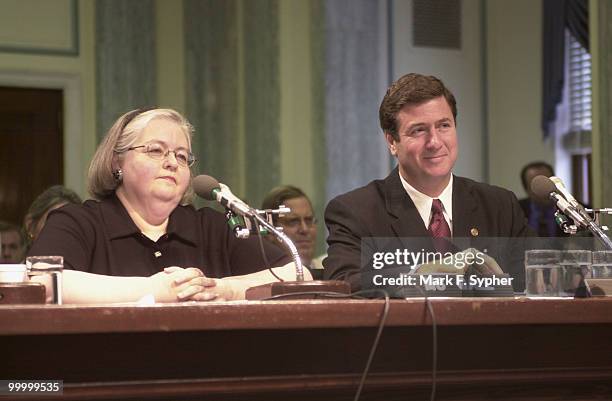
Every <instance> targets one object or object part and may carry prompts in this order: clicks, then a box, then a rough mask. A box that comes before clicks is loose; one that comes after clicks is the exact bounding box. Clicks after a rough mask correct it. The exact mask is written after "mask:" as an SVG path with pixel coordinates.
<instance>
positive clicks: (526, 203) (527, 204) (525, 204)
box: [519, 198, 567, 237]
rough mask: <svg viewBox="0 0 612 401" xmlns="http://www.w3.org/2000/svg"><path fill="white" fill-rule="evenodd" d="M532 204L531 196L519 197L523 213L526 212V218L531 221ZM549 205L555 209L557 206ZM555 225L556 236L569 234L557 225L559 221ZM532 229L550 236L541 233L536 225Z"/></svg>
mask: <svg viewBox="0 0 612 401" xmlns="http://www.w3.org/2000/svg"><path fill="white" fill-rule="evenodd" d="M531 204H532V200H531V199H530V198H523V199H519V205H521V209H523V213H524V214H525V218H526V219H527V221H528V222H529V216H530V214H531ZM549 207H550V208H552V209H553V210H554V208H555V207H554V206H553V205H552V204H551V205H550V206H549ZM554 227H555V229H554V236H555V237H565V236H567V234H565V233H564V232H563V230H561V228H560V227H559V226H558V225H557V223H554ZM532 229H533V230H534V231H535V232H536V234H538V235H542V236H543V237H548V236H549V234H540V233H538V232H537V228H536V227H532Z"/></svg>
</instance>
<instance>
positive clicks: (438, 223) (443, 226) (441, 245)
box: [427, 199, 451, 252]
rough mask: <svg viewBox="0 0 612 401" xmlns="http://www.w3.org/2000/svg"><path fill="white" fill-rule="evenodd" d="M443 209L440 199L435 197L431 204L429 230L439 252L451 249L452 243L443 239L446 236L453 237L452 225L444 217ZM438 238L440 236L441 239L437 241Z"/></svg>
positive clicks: (447, 237) (446, 237)
mask: <svg viewBox="0 0 612 401" xmlns="http://www.w3.org/2000/svg"><path fill="white" fill-rule="evenodd" d="M443 210H444V208H443V206H442V202H441V201H440V199H434V200H433V202H432V204H431V220H430V222H429V228H428V229H427V230H428V231H429V233H430V234H431V236H432V238H434V245H435V247H436V250H437V251H439V252H446V251H448V250H450V249H451V246H450V243H449V242H448V241H445V240H443V239H444V238H445V239H450V237H451V231H450V227H449V226H448V223H447V222H446V219H445V218H444V213H443V212H442V211H443ZM437 238H440V240H437V241H436V239H437Z"/></svg>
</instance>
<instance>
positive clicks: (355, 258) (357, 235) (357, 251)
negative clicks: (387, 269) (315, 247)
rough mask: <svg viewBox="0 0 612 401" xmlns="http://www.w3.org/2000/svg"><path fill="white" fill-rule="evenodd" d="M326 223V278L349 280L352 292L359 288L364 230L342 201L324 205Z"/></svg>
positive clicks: (358, 219)
mask: <svg viewBox="0 0 612 401" xmlns="http://www.w3.org/2000/svg"><path fill="white" fill-rule="evenodd" d="M325 224H326V226H327V230H328V231H329V235H328V237H327V245H328V249H327V258H326V259H325V260H324V261H323V266H324V274H325V278H326V279H328V280H345V281H348V282H349V283H350V284H351V289H352V290H357V289H359V288H361V282H360V278H361V271H360V270H361V267H360V266H361V238H362V237H364V236H367V232H368V231H367V227H366V226H365V225H364V224H362V222H361V220H360V218H359V216H357V215H356V214H355V213H353V212H352V210H351V208H350V207H349V206H348V205H347V204H345V203H344V202H343V200H342V199H341V198H335V199H333V200H332V201H330V202H329V204H328V205H327V208H326V209H325Z"/></svg>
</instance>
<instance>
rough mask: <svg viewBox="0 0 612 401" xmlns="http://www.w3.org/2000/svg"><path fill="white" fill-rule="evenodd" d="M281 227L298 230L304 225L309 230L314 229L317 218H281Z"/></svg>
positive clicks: (279, 220)
mask: <svg viewBox="0 0 612 401" xmlns="http://www.w3.org/2000/svg"><path fill="white" fill-rule="evenodd" d="M278 222H279V224H280V225H282V226H285V227H288V228H293V229H295V228H298V227H301V226H302V224H304V225H305V226H306V227H308V228H312V227H314V226H315V224H317V218H316V217H314V216H308V217H289V218H280V219H278Z"/></svg>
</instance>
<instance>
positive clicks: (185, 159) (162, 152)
mask: <svg viewBox="0 0 612 401" xmlns="http://www.w3.org/2000/svg"><path fill="white" fill-rule="evenodd" d="M135 149H144V150H143V153H146V154H147V156H149V157H150V158H151V159H155V160H164V159H165V158H167V157H168V156H169V155H170V153H174V158H175V159H176V162H177V163H178V164H179V166H182V167H191V166H193V163H195V161H196V158H195V157H194V156H193V153H191V152H189V151H188V150H186V149H175V150H170V149H168V148H166V147H165V146H163V145H161V144H158V143H151V144H148V145H140V146H132V147H131V148H128V149H127V150H135Z"/></svg>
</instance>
